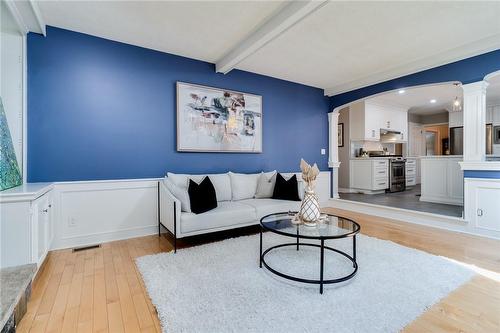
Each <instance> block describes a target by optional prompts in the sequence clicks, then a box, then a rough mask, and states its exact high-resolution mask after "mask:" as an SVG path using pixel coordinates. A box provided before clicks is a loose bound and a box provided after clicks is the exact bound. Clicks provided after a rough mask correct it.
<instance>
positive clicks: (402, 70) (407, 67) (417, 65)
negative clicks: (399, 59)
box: [324, 34, 500, 96]
mask: <svg viewBox="0 0 500 333" xmlns="http://www.w3.org/2000/svg"><path fill="white" fill-rule="evenodd" d="M498 49H500V34H495V35H492V36H490V37H487V38H483V39H480V40H478V41H475V42H473V43H469V44H466V45H462V46H460V47H456V48H453V49H451V50H447V51H444V52H441V53H438V54H436V55H433V56H430V57H425V58H423V59H419V60H416V61H413V62H409V63H407V64H404V65H401V66H397V67H393V68H390V69H387V70H385V71H380V72H378V73H375V74H372V75H369V76H365V77H362V78H359V79H356V80H353V81H350V82H347V83H343V84H339V85H337V86H333V87H331V88H327V89H325V90H324V93H325V95H326V96H334V95H338V94H341V93H345V92H348V91H352V90H356V89H360V88H364V87H368V86H371V85H374V84H377V83H381V82H385V81H389V80H392V79H396V78H399V77H402V76H406V75H410V74H415V73H418V72H421V71H424V70H427V69H431V68H434V67H439V66H442V65H446V64H449V63H452V62H455V61H459V60H463V59H467V58H470V57H473V56H477V55H480V54H483V53H487V52H491V51H495V50H498Z"/></svg>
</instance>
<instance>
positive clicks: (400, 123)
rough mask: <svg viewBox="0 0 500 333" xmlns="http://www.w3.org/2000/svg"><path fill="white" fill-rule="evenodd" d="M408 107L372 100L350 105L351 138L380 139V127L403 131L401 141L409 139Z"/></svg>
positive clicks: (362, 139)
mask: <svg viewBox="0 0 500 333" xmlns="http://www.w3.org/2000/svg"><path fill="white" fill-rule="evenodd" d="M407 111H408V110H407V109H405V108H401V107H397V106H392V105H389V104H387V105H386V104H379V103H374V102H371V101H362V102H358V103H354V104H353V105H351V106H350V107H349V125H350V139H351V140H354V141H379V140H380V129H387V130H392V131H398V132H401V139H400V141H407V137H408V113H407Z"/></svg>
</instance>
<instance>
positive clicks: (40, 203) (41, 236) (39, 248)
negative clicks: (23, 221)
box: [31, 192, 54, 264]
mask: <svg viewBox="0 0 500 333" xmlns="http://www.w3.org/2000/svg"><path fill="white" fill-rule="evenodd" d="M31 226H32V231H33V232H32V244H33V253H32V256H33V260H34V262H36V263H38V264H41V263H42V262H43V261H44V260H45V257H46V256H47V253H48V252H49V250H50V245H51V243H52V240H53V239H54V223H53V214H52V195H51V192H49V193H46V194H44V195H43V196H41V197H40V198H38V199H36V200H34V201H33V202H32V203H31Z"/></svg>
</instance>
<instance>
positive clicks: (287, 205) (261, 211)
mask: <svg viewBox="0 0 500 333" xmlns="http://www.w3.org/2000/svg"><path fill="white" fill-rule="evenodd" d="M238 203H242V204H245V205H249V206H252V207H253V208H255V212H256V214H257V220H259V221H260V219H261V218H263V217H264V216H266V215H269V214H273V213H280V212H288V211H292V212H298V211H299V209H300V201H290V200H278V199H247V200H241V201H238Z"/></svg>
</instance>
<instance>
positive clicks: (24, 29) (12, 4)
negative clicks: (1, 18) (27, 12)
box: [4, 0, 29, 35]
mask: <svg viewBox="0 0 500 333" xmlns="http://www.w3.org/2000/svg"><path fill="white" fill-rule="evenodd" d="M4 2H5V4H6V5H7V8H8V9H9V11H10V13H11V14H12V17H14V21H16V24H17V27H18V29H19V31H20V32H21V34H23V35H27V34H28V32H29V29H28V26H27V25H26V23H25V22H24V20H23V17H22V15H21V13H19V10H18V9H17V5H16V1H13V0H4Z"/></svg>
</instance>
